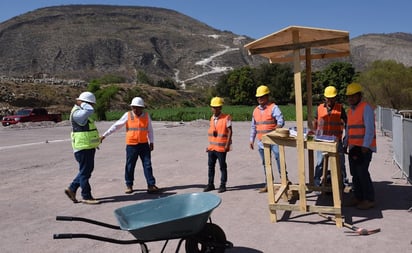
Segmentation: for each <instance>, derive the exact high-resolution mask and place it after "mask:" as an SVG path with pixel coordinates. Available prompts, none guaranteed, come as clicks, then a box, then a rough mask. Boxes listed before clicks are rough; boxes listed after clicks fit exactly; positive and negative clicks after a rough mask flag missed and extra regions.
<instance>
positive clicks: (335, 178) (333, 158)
mask: <svg viewBox="0 0 412 253" xmlns="http://www.w3.org/2000/svg"><path fill="white" fill-rule="evenodd" d="M337 156H338V153H329V164H330V172H331V182H332V194H333V207H334V208H336V209H339V212H338V213H335V222H336V226H337V227H339V228H341V227H342V226H343V220H342V203H341V191H340V187H339V186H340V183H339V178H340V177H339V174H340V169H339V164H338V161H339V159H337Z"/></svg>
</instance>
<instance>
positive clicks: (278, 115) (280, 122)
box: [249, 105, 285, 149]
mask: <svg viewBox="0 0 412 253" xmlns="http://www.w3.org/2000/svg"><path fill="white" fill-rule="evenodd" d="M266 107H267V105H265V106H261V105H258V106H257V108H258V109H259V110H260V111H261V112H263V111H264V110H265V109H266ZM272 117H273V118H274V119H276V124H277V126H278V127H283V126H284V125H285V121H284V119H283V114H282V111H281V110H280V108H279V106H277V105H275V106H274V107H273V109H272ZM256 134H257V131H256V120H255V119H254V118H253V117H252V122H251V125H250V137H249V141H250V143H254V142H255V139H256ZM257 144H258V147H259V148H260V149H262V148H263V143H262V141H259V140H258V142H257Z"/></svg>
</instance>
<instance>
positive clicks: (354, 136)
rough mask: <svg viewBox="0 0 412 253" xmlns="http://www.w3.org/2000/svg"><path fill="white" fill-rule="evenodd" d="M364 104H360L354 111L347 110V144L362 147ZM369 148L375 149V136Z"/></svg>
mask: <svg viewBox="0 0 412 253" xmlns="http://www.w3.org/2000/svg"><path fill="white" fill-rule="evenodd" d="M366 105H367V103H366V102H363V101H362V102H360V103H359V104H358V105H357V106H356V110H352V108H349V110H348V144H349V145H353V146H362V145H363V138H364V136H365V122H364V121H363V111H364V110H365V106H366ZM371 147H376V134H375V135H374V136H373V141H372V144H371Z"/></svg>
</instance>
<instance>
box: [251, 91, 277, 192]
mask: <svg viewBox="0 0 412 253" xmlns="http://www.w3.org/2000/svg"><path fill="white" fill-rule="evenodd" d="M269 94H270V90H269V87H268V86H266V85H261V86H259V87H258V88H257V89H256V99H257V102H258V104H259V105H258V106H257V107H256V108H255V109H254V110H253V114H252V123H251V127H250V138H249V147H250V149H252V150H253V149H254V143H255V139H257V146H258V151H259V155H260V157H261V160H262V164H263V171H264V175H265V186H264V187H262V188H261V189H260V190H259V192H260V193H263V192H267V185H266V168H265V156H264V149H263V143H262V136H263V135H264V134H267V133H269V132H271V131H273V130H275V129H276V128H281V127H283V126H284V124H285V121H284V120H283V114H282V111H281V110H280V108H279V107H278V106H277V105H276V104H275V103H273V102H269ZM271 150H272V152H273V154H274V155H275V159H276V164H277V167H278V171H279V175H280V160H279V146H278V145H271Z"/></svg>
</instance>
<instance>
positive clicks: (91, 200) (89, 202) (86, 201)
mask: <svg viewBox="0 0 412 253" xmlns="http://www.w3.org/2000/svg"><path fill="white" fill-rule="evenodd" d="M82 203H83V204H88V205H97V204H100V201H98V200H97V199H93V198H91V199H83V200H82Z"/></svg>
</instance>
